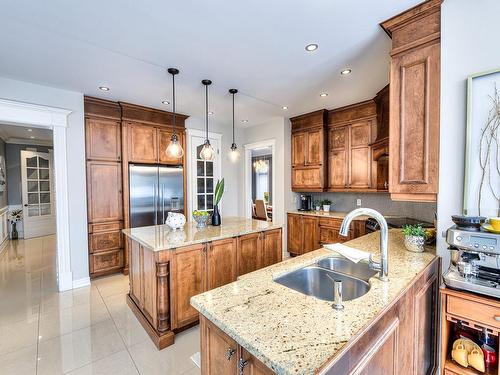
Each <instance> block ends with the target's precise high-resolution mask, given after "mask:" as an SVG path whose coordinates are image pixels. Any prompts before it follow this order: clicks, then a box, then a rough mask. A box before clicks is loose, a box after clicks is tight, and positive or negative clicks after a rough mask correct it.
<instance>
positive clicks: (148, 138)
mask: <svg viewBox="0 0 500 375" xmlns="http://www.w3.org/2000/svg"><path fill="white" fill-rule="evenodd" d="M126 125H127V127H128V142H129V143H128V160H129V162H133V163H149V164H156V163H157V162H158V139H157V136H158V130H157V129H156V128H155V127H153V126H146V125H142V124H134V123H132V122H127V124H126Z"/></svg>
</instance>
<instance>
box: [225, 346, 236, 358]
mask: <svg viewBox="0 0 500 375" xmlns="http://www.w3.org/2000/svg"><path fill="white" fill-rule="evenodd" d="M234 353H236V349H233V348H228V349H227V350H226V354H224V356H225V357H226V359H227V360H228V361H230V360H231V357H232V356H233V354H234Z"/></svg>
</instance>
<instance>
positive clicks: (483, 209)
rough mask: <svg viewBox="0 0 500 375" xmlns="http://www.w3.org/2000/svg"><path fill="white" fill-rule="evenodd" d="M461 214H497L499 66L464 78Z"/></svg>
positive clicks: (499, 202) (499, 211)
mask: <svg viewBox="0 0 500 375" xmlns="http://www.w3.org/2000/svg"><path fill="white" fill-rule="evenodd" d="M464 214H466V215H470V216H476V215H480V216H486V217H488V216H490V217H491V216H500V69H496V70H491V71H488V72H484V73H478V74H474V75H471V76H469V77H468V80H467V134H466V145H465V181H464Z"/></svg>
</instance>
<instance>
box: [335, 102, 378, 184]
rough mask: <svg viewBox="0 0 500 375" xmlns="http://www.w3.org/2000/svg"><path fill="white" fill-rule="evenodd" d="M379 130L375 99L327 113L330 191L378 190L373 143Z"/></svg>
mask: <svg viewBox="0 0 500 375" xmlns="http://www.w3.org/2000/svg"><path fill="white" fill-rule="evenodd" d="M376 132H377V130H376V106H375V102H374V101H373V100H369V101H366V102H362V103H358V104H354V105H350V106H347V107H342V108H338V109H335V110H332V111H330V112H329V113H328V189H327V190H328V191H351V190H362V191H370V190H375V189H376V186H375V185H376V182H375V181H376V165H375V164H374V162H373V160H372V149H371V146H370V145H371V143H372V142H373V141H374V140H375V137H376Z"/></svg>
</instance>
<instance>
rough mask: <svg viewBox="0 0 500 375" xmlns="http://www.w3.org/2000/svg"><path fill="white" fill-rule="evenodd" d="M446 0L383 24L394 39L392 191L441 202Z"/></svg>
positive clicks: (397, 195)
mask: <svg viewBox="0 0 500 375" xmlns="http://www.w3.org/2000/svg"><path fill="white" fill-rule="evenodd" d="M441 2H442V1H441V0H429V1H426V2H424V3H422V4H420V5H418V6H416V7H414V8H412V9H410V10H408V11H406V12H404V13H402V14H400V15H398V16H396V17H393V18H391V19H389V20H387V21H385V22H383V23H382V24H381V26H382V28H383V29H384V30H385V31H386V32H387V33H388V34H389V36H390V37H391V38H392V51H391V73H390V99H391V100H390V134H389V140H390V142H389V147H390V161H389V180H390V183H389V192H390V193H391V198H392V199H393V200H406V201H436V199H437V193H438V185H439V181H438V177H439V176H438V175H439V111H440V107H439V106H440V105H439V99H440V31H441V15H440V13H441Z"/></svg>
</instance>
